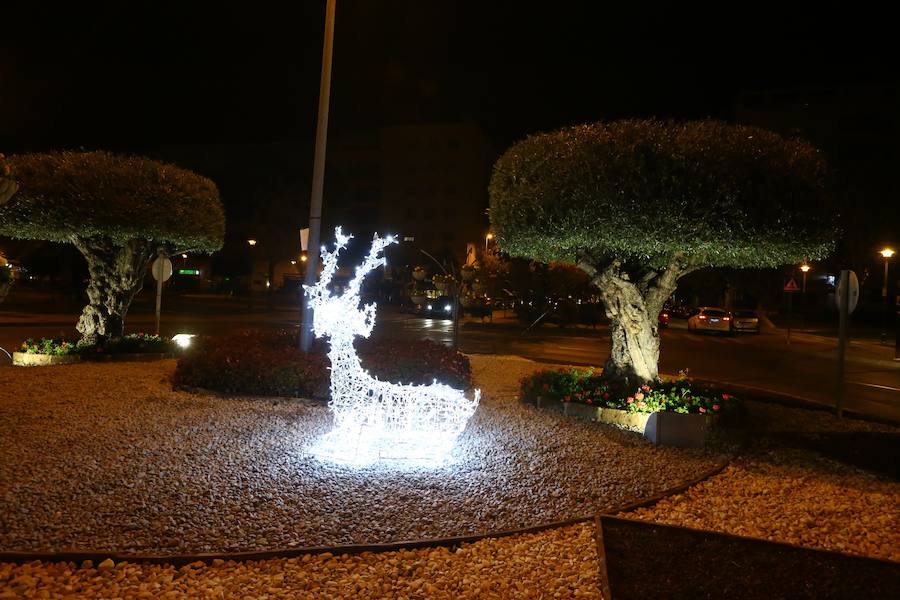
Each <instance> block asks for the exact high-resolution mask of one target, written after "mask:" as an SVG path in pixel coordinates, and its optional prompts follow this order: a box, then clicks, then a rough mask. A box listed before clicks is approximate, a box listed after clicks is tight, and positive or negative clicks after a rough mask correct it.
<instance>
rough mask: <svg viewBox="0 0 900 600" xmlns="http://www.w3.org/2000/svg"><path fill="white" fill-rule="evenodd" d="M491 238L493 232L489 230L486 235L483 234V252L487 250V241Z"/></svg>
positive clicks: (492, 237)
mask: <svg viewBox="0 0 900 600" xmlns="http://www.w3.org/2000/svg"><path fill="white" fill-rule="evenodd" d="M492 239H494V234H493V233H491V232H488V234H487V235H486V236H484V251H485V252H487V250H488V242H489V241H491V240H492Z"/></svg>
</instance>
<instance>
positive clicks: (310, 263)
mask: <svg viewBox="0 0 900 600" xmlns="http://www.w3.org/2000/svg"><path fill="white" fill-rule="evenodd" d="M335 3H336V0H327V3H326V5H325V41H324V43H323V48H322V76H321V79H320V80H319V121H318V123H317V125H316V157H315V160H314V161H313V181H312V194H311V195H310V198H309V246H308V248H309V258H308V259H307V262H306V285H308V286H313V285H315V284H316V278H317V277H318V275H319V244H320V240H321V237H322V236H321V230H322V192H323V189H324V187H325V145H326V141H327V140H328V105H329V99H330V97H331V50H332V47H333V45H334V10H335ZM301 299H302V301H303V317H302V320H301V323H300V349H301V350H303V351H304V352H309V350H310V348H312V339H313V331H312V328H313V309H312V305H311V304H310V303H309V302H308V301H307V300H308V299H307V297H306V294H302V295H301Z"/></svg>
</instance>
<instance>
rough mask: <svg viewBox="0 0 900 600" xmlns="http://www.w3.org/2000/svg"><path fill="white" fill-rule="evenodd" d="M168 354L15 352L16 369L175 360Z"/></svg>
mask: <svg viewBox="0 0 900 600" xmlns="http://www.w3.org/2000/svg"><path fill="white" fill-rule="evenodd" d="M175 357H176V355H175V354H171V353H168V352H120V353H114V354H29V353H27V352H13V353H12V364H13V366H15V367H48V366H53V365H73V364H78V363H84V362H150V361H153V360H162V359H166V358H175Z"/></svg>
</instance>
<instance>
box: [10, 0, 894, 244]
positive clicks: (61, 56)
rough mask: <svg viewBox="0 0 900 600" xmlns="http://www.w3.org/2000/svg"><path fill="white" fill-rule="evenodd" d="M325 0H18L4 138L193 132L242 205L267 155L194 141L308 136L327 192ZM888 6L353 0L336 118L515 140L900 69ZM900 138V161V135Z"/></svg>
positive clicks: (872, 79) (686, 114)
mask: <svg viewBox="0 0 900 600" xmlns="http://www.w3.org/2000/svg"><path fill="white" fill-rule="evenodd" d="M32 4H34V3H32ZM688 4H690V6H687V5H688ZM324 7H325V0H316V1H314V2H309V1H299V2H292V3H268V2H262V1H260V2H243V3H239V4H236V5H234V6H232V7H223V6H222V5H221V4H220V3H202V2H178V3H165V2H152V3H151V2H133V3H123V2H117V3H89V5H88V3H67V4H65V5H63V4H60V5H58V6H57V5H53V4H51V3H42V5H41V6H39V7H30V8H24V9H23V8H15V9H10V8H8V7H4V9H3V10H2V12H0V22H2V24H3V27H2V31H0V152H5V153H14V152H19V151H27V150H45V149H51V148H53V149H59V148H86V149H94V148H105V149H111V150H115V151H125V152H143V151H144V150H145V149H147V148H153V147H162V146H167V147H184V148H188V150H185V151H183V152H181V153H180V154H177V160H176V159H175V158H173V159H172V160H174V161H175V162H179V163H180V164H183V165H184V166H187V167H189V168H194V169H195V170H198V171H200V172H201V173H203V174H205V175H209V176H211V177H213V178H214V179H217V181H218V182H219V183H220V187H222V188H223V199H224V200H225V202H226V206H227V205H229V203H234V202H235V197H236V196H238V194H235V193H234V189H235V186H240V185H245V186H252V185H254V184H255V183H256V182H254V181H249V179H252V178H253V177H255V175H253V173H254V169H253V168H251V167H253V165H247V167H248V168H247V169H246V171H245V172H246V173H248V175H247V178H248V180H247V181H243V182H238V183H235V179H234V177H235V175H234V172H235V171H237V172H244V169H243V168H241V166H240V165H239V166H238V168H234V166H230V167H229V168H228V170H229V171H231V174H230V176H231V177H232V180H231V182H227V181H226V182H223V181H221V180H220V179H218V176H220V175H221V173H217V172H215V170H205V168H204V167H203V161H202V160H200V157H192V156H191V150H190V149H189V148H191V147H195V148H203V147H208V146H209V145H210V144H238V145H240V144H251V143H257V142H261V143H267V142H289V143H292V144H294V146H295V147H300V148H303V149H304V150H302V151H301V153H300V155H296V154H294V155H291V156H290V157H282V159H281V160H280V162H279V161H278V160H276V161H275V163H276V165H277V168H272V167H271V164H270V168H272V170H273V171H274V170H277V171H279V172H282V171H284V175H283V176H284V177H287V178H289V179H291V180H292V183H291V184H290V185H291V186H292V187H291V189H296V190H303V191H302V192H297V193H302V194H304V195H308V191H306V190H308V181H309V179H310V173H311V171H312V151H313V138H314V135H315V123H316V107H317V102H318V85H319V73H320V67H321V62H320V61H321V47H322V35H323V24H324ZM886 10H887V9H885V8H884V7H883V6H882V5H880V4H877V3H874V2H873V3H869V4H868V5H866V4H865V3H860V2H855V3H844V4H841V3H827V2H808V3H806V2H804V3H795V2H791V3H785V2H777V3H776V2H772V3H766V2H754V3H737V4H736V3H721V2H717V3H685V2H667V3H655V4H653V3H638V2H628V3H624V2H623V3H616V4H613V3H607V2H584V3H577V2H563V1H558V2H541V3H529V4H528V5H527V6H526V3H523V2H512V1H509V2H507V1H490V2H488V1H482V2H449V1H446V0H428V1H421V0H420V1H401V0H393V1H391V0H384V1H373V0H369V1H363V0H338V7H337V18H336V34H335V59H334V71H333V86H332V106H331V120H330V131H331V134H332V135H340V134H341V133H343V132H353V131H360V130H370V129H372V128H375V127H378V126H381V125H391V124H412V123H429V122H442V121H458V120H461V119H474V120H475V121H476V122H477V123H478V124H479V125H480V126H481V127H482V129H483V130H484V131H485V132H486V133H487V134H488V136H489V137H490V139H491V141H492V143H493V145H494V146H495V148H496V149H497V152H498V153H499V152H501V151H502V150H503V149H504V148H505V147H507V146H508V145H509V144H510V143H512V142H513V141H515V140H517V139H520V138H522V137H524V136H525V135H527V134H528V133H532V132H537V131H545V130H549V129H553V128H557V127H560V126H564V125H570V124H577V123H582V122H587V121H595V120H600V119H609V118H620V117H648V116H658V117H672V118H703V117H718V118H725V119H728V118H729V116H730V115H731V114H732V108H733V103H734V99H735V97H736V94H738V93H739V92H741V91H746V90H756V89H777V88H797V87H800V88H804V87H805V88H810V87H812V88H815V87H819V86H825V87H833V86H841V85H852V84H878V85H885V84H891V85H895V86H896V83H897V79H898V73H900V70H898V68H897V67H898V65H897V61H896V58H895V54H896V53H894V52H893V51H894V50H895V48H894V47H893V46H894V40H895V21H894V20H893V19H892V18H890V17H889V15H888V14H887V12H886ZM898 106H900V105H898V104H897V103H894V110H892V111H890V112H891V113H892V117H891V118H893V120H894V123H895V124H896V122H897V119H896V117H897V115H896V113H897V110H896V108H897V107H898ZM866 110H867V109H866V107H865V106H863V107H861V108H860V111H861V112H865V111H866ZM875 117H876V118H877V117H878V115H875ZM889 139H894V140H895V139H896V138H889ZM889 143H891V142H889ZM889 150H890V152H892V153H893V154H889V157H888V158H889V160H894V159H895V158H896V157H897V156H898V154H897V144H896V141H894V142H893V146H892V148H889ZM197 152H203V151H202V150H197ZM276 158H277V157H276ZM194 159H197V160H194ZM247 160H248V161H252V160H254V159H253V158H252V156H251V157H250V158H248V159H247ZM257 160H259V161H260V162H262V161H268V162H269V163H272V162H273V161H272V157H271V156H267V157H265V158H259V159H257ZM223 170H224V169H223ZM888 170H891V169H888V168H886V169H884V171H888ZM256 172H258V171H256ZM238 177H239V175H238ZM879 185H880V184H879ZM885 185H890V184H885ZM880 189H883V190H884V194H886V195H888V196H889V195H890V194H893V193H894V192H896V189H895V188H890V189H888V188H887V187H884V186H882V188H880ZM869 195H870V196H873V197H874V196H875V195H879V196H880V195H882V192H881V191H879V192H878V193H874V194H873V193H870V194H869ZM303 201H305V198H304V200H303ZM878 202H882V203H883V202H884V201H883V200H881V199H879V200H878ZM889 204H891V205H897V204H900V203H898V202H896V201H895V202H892V203H889ZM875 212H877V211H873V213H872V214H875ZM894 212H895V213H896V210H895V211H894ZM891 214H892V213H890V212H888V213H887V220H888V221H890V215H891ZM885 218H886V217H885V212H884V211H883V210H882V211H881V214H880V215H879V216H878V217H877V218H875V219H874V221H875V222H876V223H877V224H878V226H880V227H881V230H882V231H884V230H886V228H887V229H890V226H889V225H888V226H886V225H885ZM894 229H896V227H894ZM879 235H881V237H885V234H883V233H880V234H879ZM888 237H889V235H888Z"/></svg>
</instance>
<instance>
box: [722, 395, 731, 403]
mask: <svg viewBox="0 0 900 600" xmlns="http://www.w3.org/2000/svg"><path fill="white" fill-rule="evenodd" d="M722 400H725V401H726V402H727V401H728V400H731V396H729V395H728V394H722Z"/></svg>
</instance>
